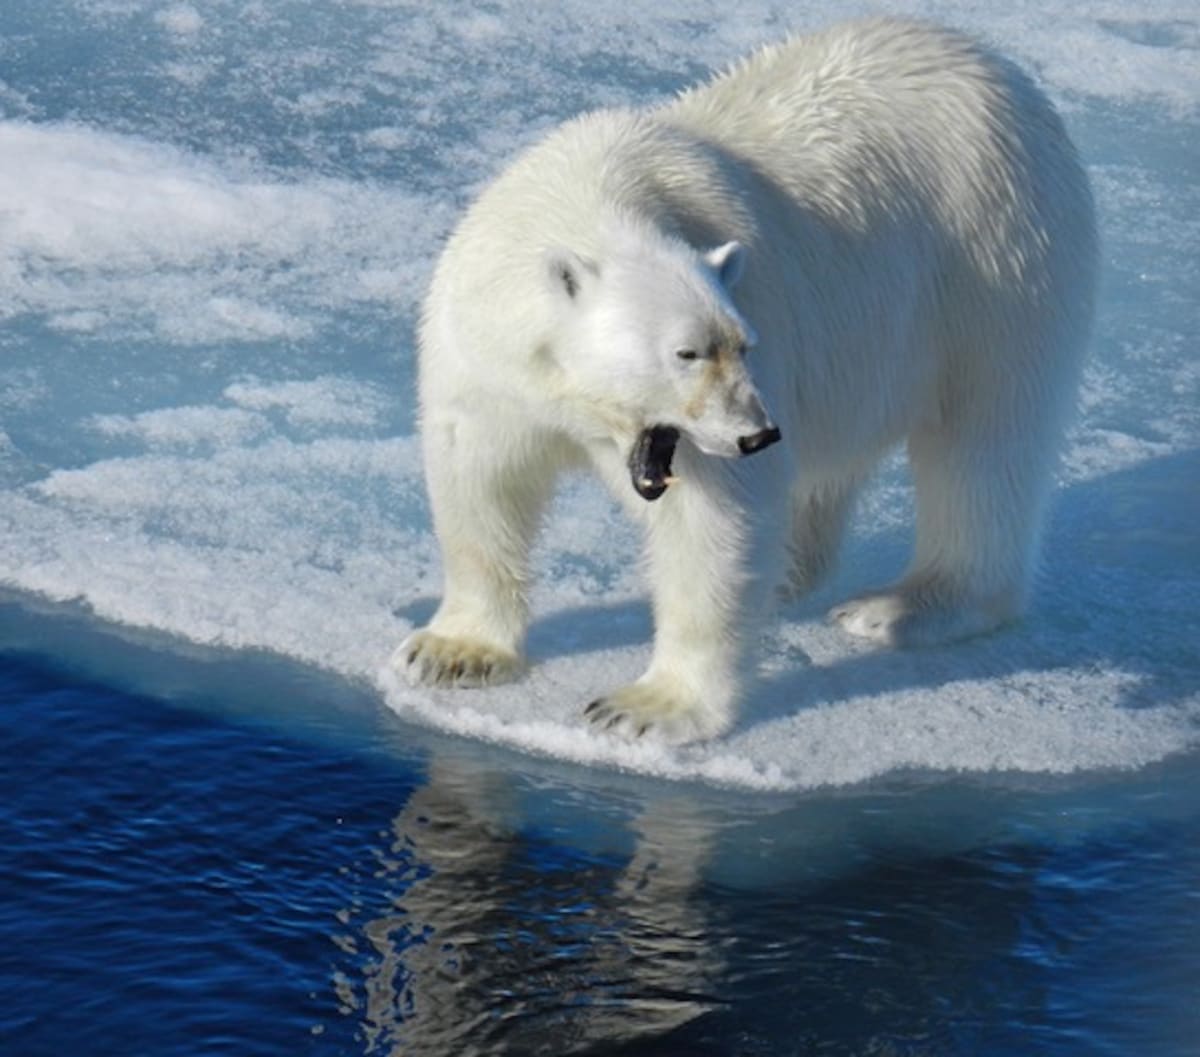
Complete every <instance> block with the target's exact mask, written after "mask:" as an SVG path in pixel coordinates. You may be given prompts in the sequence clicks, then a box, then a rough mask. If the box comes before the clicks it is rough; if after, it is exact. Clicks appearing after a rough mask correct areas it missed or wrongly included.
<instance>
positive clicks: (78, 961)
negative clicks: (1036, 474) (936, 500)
mask: <svg viewBox="0 0 1200 1057" xmlns="http://www.w3.org/2000/svg"><path fill="white" fill-rule="evenodd" d="M9 615H10V617H11V613H10V614H9ZM119 648H120V649H122V650H125V651H126V652H128V651H129V650H130V649H146V647H144V646H137V647H130V646H128V645H120V646H119ZM146 653H147V657H149V656H150V655H151V651H150V650H148V649H146ZM272 663H273V662H271V661H270V660H269V659H260V660H257V661H256V660H254V659H249V660H239V659H237V658H236V657H234V658H229V657H224V658H208V659H204V658H196V657H191V658H178V657H177V658H174V659H171V658H168V660H167V661H163V662H162V663H161V664H160V668H161V670H162V671H169V670H171V669H172V667H173V668H174V669H175V670H176V672H177V678H176V679H175V681H174V683H173V684H171V681H170V680H166V679H159V680H158V682H157V683H156V686H157V687H158V688H159V690H158V692H156V693H154V694H149V693H135V692H129V691H127V690H122V689H118V688H116V687H114V686H110V685H104V684H103V683H102V682H98V681H97V680H96V679H95V678H93V677H92V676H88V675H85V674H83V673H82V669H83V668H84V667H89V666H86V665H80V664H75V663H73V664H70V665H68V664H65V663H63V662H61V661H56V660H54V659H52V658H51V657H50V656H48V655H47V654H46V653H44V652H40V651H37V650H28V649H20V650H8V651H7V652H3V653H0V1053H3V1054H6V1055H7V1054H12V1055H21V1057H43V1055H45V1057H51V1055H54V1057H58V1055H62V1054H88V1055H91V1057H104V1055H108V1054H112V1055H121V1057H128V1055H135V1054H136V1055H145V1057H152V1055H167V1054H170V1055H200V1054H238V1055H259V1054H262V1055H268V1054H271V1055H274V1054H330V1055H333V1054H419V1055H440V1054H446V1055H459V1054H493V1053H495V1054H500V1053H511V1054H560V1053H595V1054H618V1055H620V1054H637V1055H674V1054H679V1055H693V1054H695V1055H702V1057H704V1055H713V1057H716V1055H747V1057H749V1055H754V1057H760V1055H761V1057H765V1055H779V1057H784V1055H810V1054H820V1055H847V1057H851V1055H853V1057H859V1055H868V1054H878V1055H912V1057H916V1055H964V1057H967V1055H970V1057H976V1055H996V1057H1001V1055H1003V1057H1009V1055H1031V1054H1054V1055H1059V1054H1062V1055H1081V1057H1082V1055H1085V1054H1086V1055H1094V1054H1111V1055H1114V1057H1116V1055H1121V1057H1126V1055H1128V1057H1184V1055H1186V1054H1194V1053H1196V1052H1197V1040H1198V1039H1200V804H1198V802H1197V800H1196V797H1195V791H1196V767H1195V761H1194V760H1191V761H1189V760H1176V761H1173V762H1168V763H1167V764H1164V765H1161V766H1159V767H1156V768H1154V769H1152V770H1151V771H1143V772H1140V773H1133V774H1124V775H1101V776H1096V775H1093V776H1090V777H1088V778H1084V779H1074V780H1070V781H1066V780H1063V781H1058V782H1053V783H1051V782H1041V783H1031V782H1027V781H1026V782H1022V781H1018V780H1015V779H1000V778H997V779H996V780H994V781H991V782H987V781H979V780H976V781H973V782H966V781H962V780H955V779H951V778H947V777H945V776H940V777H939V776H933V775H927V776H915V775H914V776H906V777H905V778H904V779H903V780H901V779H896V780H893V781H890V782H888V783H880V784H877V785H875V786H873V787H871V788H869V789H868V788H858V789H851V790H842V791H840V792H830V793H824V794H808V795H805V796H793V797H790V798H775V799H770V798H762V797H747V796H738V795H734V794H730V793H725V792H721V791H719V790H711V789H703V788H700V787H686V786H672V785H669V784H665V783H649V782H643V781H640V780H633V779H627V778H624V777H621V776H619V775H612V774H603V773H599V772H594V771H587V770H584V769H574V768H569V767H554V766H551V765H549V764H546V765H541V764H538V763H537V762H536V761H530V760H523V759H521V758H520V757H516V756H512V755H509V754H506V753H501V752H499V751H493V750H488V749H485V748H481V747H478V746H471V745H468V744H466V743H459V742H456V741H455V740H454V739H441V738H435V737H432V736H430V735H428V734H423V733H421V732H419V731H416V730H414V729H412V728H409V727H407V726H405V725H404V724H402V723H401V722H400V721H399V720H397V719H395V718H394V717H393V716H391V715H390V714H389V713H387V712H386V710H384V709H383V708H382V707H381V706H378V705H376V704H375V703H374V702H372V701H371V700H370V698H369V697H368V696H367V695H366V694H363V695H362V696H361V697H356V696H355V694H354V693H353V692H350V691H345V692H343V693H342V694H341V699H340V700H336V699H335V697H336V695H335V694H334V693H333V692H332V691H329V693H328V697H327V698H326V694H327V688H326V687H325V685H324V684H323V683H322V681H321V679H320V677H319V676H316V675H311V674H306V673H304V672H302V671H291V672H288V671H287V670H286V669H283V668H279V669H278V670H275V674H274V676H273V677H271V678H265V677H264V675H263V672H264V671H267V670H274V669H272ZM255 665H258V666H259V667H258V668H256V667H255ZM99 667H101V668H102V667H103V665H102V664H100V665H99ZM147 667H153V665H152V664H149V663H148V664H147ZM90 668H91V669H92V670H93V671H94V670H95V669H96V668H97V663H95V662H93V663H91V664H90ZM239 672H240V673H241V686H240V687H237V686H236V684H237V683H238V673H239ZM196 686H201V687H206V689H203V690H202V691H200V692H197V691H195V687H196ZM189 687H191V688H192V689H188V688H189ZM214 687H217V688H224V689H222V690H220V691H219V692H218V691H217V690H214V689H213V688H214ZM256 698H257V699H258V700H259V703H260V704H261V709H258V710H256V709H255V707H254V701H255V699H256ZM323 699H326V700H327V707H326V708H325V709H322V708H321V706H320V701H321V700H323Z"/></svg>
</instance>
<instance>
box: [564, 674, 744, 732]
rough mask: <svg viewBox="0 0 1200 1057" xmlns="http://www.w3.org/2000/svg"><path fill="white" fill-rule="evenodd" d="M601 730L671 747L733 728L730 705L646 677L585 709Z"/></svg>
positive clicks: (596, 728)
mask: <svg viewBox="0 0 1200 1057" xmlns="http://www.w3.org/2000/svg"><path fill="white" fill-rule="evenodd" d="M583 715H584V718H585V719H587V720H588V721H589V722H590V723H591V725H592V727H593V728H594V729H595V730H597V731H604V732H606V733H611V734H612V735H614V736H615V737H618V738H622V739H624V740H625V741H637V740H638V739H640V738H644V737H646V735H648V734H650V735H652V737H655V738H658V739H661V740H662V741H664V742H667V743H670V744H676V745H681V744H684V743H686V742H690V741H699V740H702V739H704V738H712V737H715V736H716V735H718V734H721V733H723V732H724V731H725V730H726V729H727V728H728V726H729V720H730V718H731V717H730V715H729V711H728V706H724V707H722V706H721V705H720V704H718V703H716V702H711V701H705V700H703V699H695V698H693V697H691V696H688V695H685V694H683V693H681V692H680V689H679V688H678V686H676V685H675V683H674V682H673V681H670V680H665V679H662V680H660V679H652V678H643V679H642V680H641V681H639V682H637V683H634V684H632V685H631V686H626V687H622V688H621V689H620V690H617V691H614V692H613V693H612V694H609V695H607V696H606V697H601V698H597V699H596V700H595V701H593V702H591V704H589V705H587V706H586V707H585V708H584V709H583Z"/></svg>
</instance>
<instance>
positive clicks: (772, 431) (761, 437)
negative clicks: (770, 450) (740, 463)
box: [737, 426, 782, 455]
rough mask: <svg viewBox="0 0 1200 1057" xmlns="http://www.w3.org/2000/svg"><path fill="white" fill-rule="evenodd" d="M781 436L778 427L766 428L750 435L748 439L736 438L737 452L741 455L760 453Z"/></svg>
mask: <svg viewBox="0 0 1200 1057" xmlns="http://www.w3.org/2000/svg"><path fill="white" fill-rule="evenodd" d="M781 436H782V434H781V433H780V432H779V427H778V426H768V427H767V428H766V429H761V430H759V431H758V432H757V433H751V434H750V435H749V436H748V437H738V442H737V445H738V451H740V452H741V453H742V454H743V455H753V454H754V453H755V452H756V451H762V450H763V448H767V447H770V446H771V445H772V444H774V443H775V442H776V441H777V440H779V439H780V437H781Z"/></svg>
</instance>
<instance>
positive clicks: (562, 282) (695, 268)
mask: <svg viewBox="0 0 1200 1057" xmlns="http://www.w3.org/2000/svg"><path fill="white" fill-rule="evenodd" d="M745 260H746V250H745V249H744V248H743V247H742V246H741V245H740V244H739V243H737V242H728V243H725V244H724V245H722V246H719V247H718V248H716V249H713V250H710V251H707V252H701V251H697V250H695V249H693V248H692V247H691V246H690V245H688V244H687V243H686V242H684V241H682V240H680V239H676V238H672V237H669V236H664V235H662V234H661V233H659V232H657V231H646V230H643V229H633V230H629V229H625V230H623V231H622V232H621V233H620V234H619V235H618V236H617V237H614V238H612V239H611V240H609V242H608V243H607V244H606V246H605V250H604V252H603V253H602V254H600V255H598V257H597V258H592V257H585V256H583V255H581V254H578V253H575V252H573V251H571V250H567V249H561V248H560V249H554V250H552V251H550V252H549V253H547V255H546V260H545V263H546V280H547V282H548V284H549V287H550V293H551V297H552V299H553V301H554V303H555V308H556V312H555V316H556V326H557V334H556V335H555V340H554V345H555V355H556V359H557V360H558V362H559V365H560V367H562V368H563V369H564V370H565V371H566V372H567V374H568V376H569V378H570V381H571V384H572V386H573V388H574V389H575V390H576V391H577V392H579V393H581V394H582V395H583V396H584V397H585V398H586V399H587V400H588V401H589V402H592V403H594V404H595V405H597V406H598V407H603V408H604V409H605V410H606V411H609V412H611V413H613V415H614V417H619V418H620V419H621V420H624V421H630V422H632V423H634V424H635V426H637V427H638V428H643V427H649V426H658V425H662V426H673V427H675V428H676V429H678V430H679V432H680V433H681V434H683V435H684V436H686V437H688V438H689V439H690V440H691V441H692V442H693V443H694V444H695V445H696V447H698V448H699V449H700V450H701V451H703V452H705V453H707V454H710V455H719V456H737V455H747V454H750V453H752V452H754V451H758V450H759V449H760V448H763V447H766V446H767V445H768V444H770V443H772V442H773V441H775V440H778V439H779V431H778V429H776V427H775V425H774V424H773V423H772V421H771V419H770V416H769V415H768V413H767V410H766V408H765V407H764V405H763V401H762V398H761V396H760V395H759V392H758V390H757V388H756V387H755V384H754V381H753V379H752V378H751V375H750V371H749V365H748V363H747V357H748V355H749V353H750V350H751V349H752V348H753V347H754V345H755V344H756V341H757V338H756V335H755V333H754V330H753V328H752V327H751V326H750V324H749V323H748V322H747V321H746V320H745V319H743V318H742V316H741V314H740V313H739V312H738V310H737V308H736V307H735V305H734V303H733V299H732V296H731V292H732V290H733V287H734V285H735V284H736V283H737V281H738V279H739V278H740V277H741V274H742V270H743V267H744V265H745Z"/></svg>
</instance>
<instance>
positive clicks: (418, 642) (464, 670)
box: [392, 631, 521, 687]
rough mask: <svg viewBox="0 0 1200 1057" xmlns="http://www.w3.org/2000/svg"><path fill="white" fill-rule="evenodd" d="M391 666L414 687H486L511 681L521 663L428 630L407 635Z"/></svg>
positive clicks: (480, 645)
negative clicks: (422, 685)
mask: <svg viewBox="0 0 1200 1057" xmlns="http://www.w3.org/2000/svg"><path fill="white" fill-rule="evenodd" d="M392 663H393V664H394V665H395V666H396V667H397V668H400V669H402V670H403V671H404V674H405V675H406V676H407V678H408V681H409V682H410V683H412V684H413V685H414V686H415V685H420V684H424V685H425V686H454V687H467V686H486V685H488V684H489V683H498V682H504V681H506V680H508V679H512V678H514V677H515V676H516V675H517V674H519V672H520V670H521V660H520V658H519V657H518V656H516V655H515V654H513V653H510V652H508V651H505V650H501V649H498V648H497V647H495V646H491V645H489V644H487V643H483V642H476V641H473V640H470V639H457V638H451V637H449V636H443V635H437V634H435V633H433V632H431V631H418V632H415V633H414V634H413V635H411V636H410V637H409V638H408V639H407V640H406V641H405V642H404V643H403V644H402V645H401V646H400V649H399V650H397V652H396V654H395V655H394V658H393V662H392Z"/></svg>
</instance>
